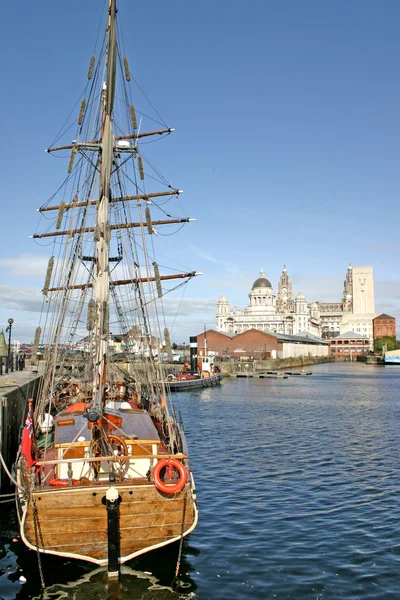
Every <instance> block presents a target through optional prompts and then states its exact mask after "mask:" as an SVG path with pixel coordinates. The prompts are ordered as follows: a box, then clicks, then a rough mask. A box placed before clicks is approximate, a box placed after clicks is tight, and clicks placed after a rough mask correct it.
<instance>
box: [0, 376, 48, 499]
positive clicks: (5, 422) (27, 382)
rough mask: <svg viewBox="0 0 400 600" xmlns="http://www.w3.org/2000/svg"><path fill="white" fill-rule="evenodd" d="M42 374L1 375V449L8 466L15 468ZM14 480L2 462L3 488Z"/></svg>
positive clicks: (0, 478) (6, 488) (4, 489)
mask: <svg viewBox="0 0 400 600" xmlns="http://www.w3.org/2000/svg"><path fill="white" fill-rule="evenodd" d="M40 380H41V375H39V374H38V373H33V372H31V371H30V370H29V371H22V372H17V373H10V374H9V375H3V376H2V377H0V452H1V454H2V455H3V458H4V460H5V462H6V465H7V468H8V469H9V470H11V469H12V466H13V464H14V462H15V457H16V454H17V450H18V444H19V440H20V437H21V432H22V427H23V425H24V422H25V418H26V412H27V408H28V403H27V400H28V398H32V397H34V395H35V393H36V390H37V387H38V385H39V382H40ZM9 488H10V482H9V479H8V476H7V475H6V473H5V471H4V469H3V467H2V466H1V465H0V491H1V492H3V493H4V492H5V491H7V490H9Z"/></svg>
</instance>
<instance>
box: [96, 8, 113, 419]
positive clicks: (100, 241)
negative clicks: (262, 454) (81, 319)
mask: <svg viewBox="0 0 400 600" xmlns="http://www.w3.org/2000/svg"><path fill="white" fill-rule="evenodd" d="M115 18H116V0H109V5H108V28H107V29H108V31H107V33H108V44H107V69H106V81H105V82H104V84H103V118H102V139H101V157H100V195H99V203H98V206H97V219H96V227H95V231H94V241H95V243H96V278H95V283H94V292H95V299H96V326H95V340H96V347H95V363H94V367H95V368H94V380H93V398H94V403H95V406H96V408H97V409H98V410H99V411H100V412H101V411H102V406H103V397H104V389H105V384H106V363H107V350H108V339H109V314H110V304H109V292H110V281H109V243H110V224H109V214H108V213H109V201H110V198H111V185H110V184H111V172H112V166H113V160H114V135H113V123H112V112H113V106H114V95H115V79H116V58H117V36H116V23H115Z"/></svg>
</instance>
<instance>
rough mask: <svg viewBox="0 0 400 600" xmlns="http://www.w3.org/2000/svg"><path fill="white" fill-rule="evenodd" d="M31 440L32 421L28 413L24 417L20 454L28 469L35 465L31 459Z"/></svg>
mask: <svg viewBox="0 0 400 600" xmlns="http://www.w3.org/2000/svg"><path fill="white" fill-rule="evenodd" d="M32 438H33V419H32V411H29V412H28V414H27V416H26V421H25V426H24V432H23V434H22V444H21V450H22V454H23V455H24V456H25V457H26V460H27V461H28V467H33V465H35V464H36V460H35V459H34V458H33V457H32Z"/></svg>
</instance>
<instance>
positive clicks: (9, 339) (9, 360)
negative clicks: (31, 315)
mask: <svg viewBox="0 0 400 600" xmlns="http://www.w3.org/2000/svg"><path fill="white" fill-rule="evenodd" d="M13 323H14V319H8V327H7V329H6V333H7V331H8V354H7V364H6V373H9V371H11V368H10V367H11V329H12V326H13Z"/></svg>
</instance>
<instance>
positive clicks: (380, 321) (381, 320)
mask: <svg viewBox="0 0 400 600" xmlns="http://www.w3.org/2000/svg"><path fill="white" fill-rule="evenodd" d="M372 326H373V335H374V340H376V339H377V338H383V337H392V338H395V337H396V319H395V318H394V317H391V316H390V315H387V314H386V313H382V314H381V315H378V316H377V317H375V319H373V320H372Z"/></svg>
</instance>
